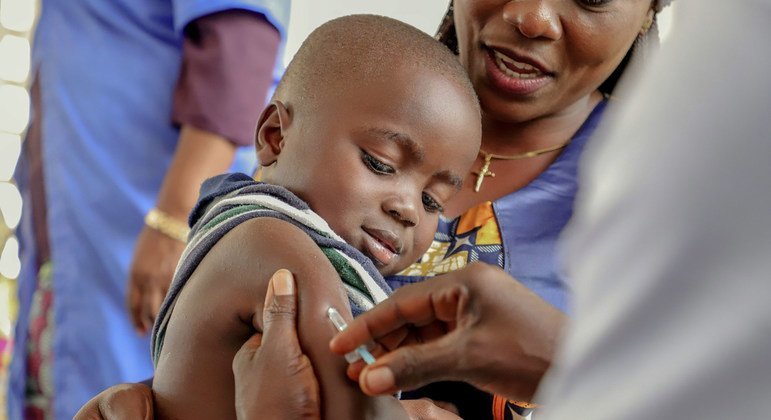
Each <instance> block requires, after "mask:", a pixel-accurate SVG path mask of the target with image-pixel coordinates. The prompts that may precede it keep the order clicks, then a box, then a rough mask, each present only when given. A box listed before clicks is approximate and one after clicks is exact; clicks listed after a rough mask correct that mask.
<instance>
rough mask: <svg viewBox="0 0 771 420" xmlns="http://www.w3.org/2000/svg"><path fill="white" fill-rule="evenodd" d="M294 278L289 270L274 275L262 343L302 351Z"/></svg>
mask: <svg viewBox="0 0 771 420" xmlns="http://www.w3.org/2000/svg"><path fill="white" fill-rule="evenodd" d="M295 293H296V288H295V283H294V276H293V275H292V273H291V272H290V271H289V270H284V269H281V270H278V271H276V272H275V273H274V274H273V277H271V279H270V283H269V284H268V291H267V293H266V294H265V304H264V305H263V311H262V323H263V331H262V335H263V337H262V341H263V342H264V343H271V345H272V346H277V348H284V349H286V350H288V349H293V348H296V349H297V350H298V351H299V349H300V343H299V340H298V339H297V298H296V296H295Z"/></svg>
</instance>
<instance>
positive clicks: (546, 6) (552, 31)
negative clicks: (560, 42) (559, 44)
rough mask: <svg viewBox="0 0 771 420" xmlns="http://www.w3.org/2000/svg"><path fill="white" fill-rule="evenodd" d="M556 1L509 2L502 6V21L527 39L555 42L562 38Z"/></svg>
mask: <svg viewBox="0 0 771 420" xmlns="http://www.w3.org/2000/svg"><path fill="white" fill-rule="evenodd" d="M555 3H557V2H556V1H545V0H511V1H508V2H506V4H505V5H504V6H503V20H505V21H506V22H508V23H509V24H511V25H512V26H514V27H515V28H516V29H517V30H518V31H519V33H521V34H522V35H523V36H525V37H527V38H532V39H534V38H547V39H551V40H557V39H560V38H561V37H562V24H561V23H560V15H559V11H558V5H557V4H555Z"/></svg>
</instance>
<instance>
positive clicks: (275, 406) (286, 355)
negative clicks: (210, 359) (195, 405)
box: [233, 270, 321, 419]
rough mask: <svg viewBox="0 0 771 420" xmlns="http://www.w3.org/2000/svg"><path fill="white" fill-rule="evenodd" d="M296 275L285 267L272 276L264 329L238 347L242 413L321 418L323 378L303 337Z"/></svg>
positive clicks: (239, 407)
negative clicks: (299, 334) (305, 348)
mask: <svg viewBox="0 0 771 420" xmlns="http://www.w3.org/2000/svg"><path fill="white" fill-rule="evenodd" d="M296 290H297V289H296V288H295V283H294V278H293V277H292V273H290V272H289V271H287V270H279V271H277V272H276V273H275V274H273V277H272V278H271V279H270V284H269V285H268V292H267V294H266V296H265V305H264V307H263V308H264V309H263V314H262V319H263V325H264V328H263V333H262V335H260V334H255V335H253V336H252V337H251V338H250V339H249V340H248V341H247V342H246V343H245V344H244V345H243V346H242V347H241V349H240V350H239V351H238V353H236V357H235V358H234V359H233V373H234V375H235V380H236V413H237V415H238V418H239V419H320V418H321V403H320V397H319V384H318V382H317V381H316V375H315V374H314V373H313V366H312V365H311V362H310V359H308V357H307V356H306V355H305V354H303V351H302V349H301V348H300V342H299V340H298V338H297V296H296V295H295V291H296Z"/></svg>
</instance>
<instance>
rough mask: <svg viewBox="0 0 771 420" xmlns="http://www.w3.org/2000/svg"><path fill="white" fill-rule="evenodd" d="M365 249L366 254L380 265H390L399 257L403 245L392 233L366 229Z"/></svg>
mask: <svg viewBox="0 0 771 420" xmlns="http://www.w3.org/2000/svg"><path fill="white" fill-rule="evenodd" d="M364 232H366V235H364V248H365V250H366V253H367V254H369V255H370V257H372V259H373V260H375V262H376V263H379V264H380V265H388V264H390V263H391V262H393V260H394V259H395V258H396V257H397V256H398V255H399V253H400V251H401V245H399V243H398V238H396V235H394V234H392V233H391V232H387V231H382V230H379V229H367V228H364Z"/></svg>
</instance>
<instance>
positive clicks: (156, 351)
mask: <svg viewBox="0 0 771 420" xmlns="http://www.w3.org/2000/svg"><path fill="white" fill-rule="evenodd" d="M257 217H272V218H276V219H280V220H283V221H286V222H288V223H291V224H293V225H295V226H297V227H299V228H300V229H302V230H303V231H304V232H305V233H307V234H308V236H310V237H311V239H313V241H314V242H316V244H318V246H319V247H320V248H321V250H322V252H323V253H324V255H326V256H327V258H328V259H329V261H330V263H332V265H333V266H334V267H335V270H336V271H337V273H338V274H339V275H340V278H341V280H342V281H343V285H344V287H345V289H346V292H347V294H348V299H349V301H350V304H351V310H352V311H353V313H354V315H358V314H360V313H362V312H364V311H366V310H368V309H370V308H372V307H373V306H375V304H377V303H379V302H382V301H383V300H385V299H386V298H387V297H388V296H389V295H390V294H391V289H390V288H389V287H388V285H387V284H386V283H385V281H384V280H383V277H382V276H381V275H380V273H379V272H378V271H377V269H376V268H375V265H374V264H373V262H372V261H371V260H370V259H369V258H367V257H366V256H364V254H362V253H361V252H360V251H359V250H357V249H356V248H354V247H352V246H351V245H348V244H347V243H346V242H345V241H344V240H343V239H342V238H341V237H340V236H338V235H337V234H336V233H335V232H333V231H332V229H331V228H330V227H329V225H328V224H327V222H326V221H324V219H322V218H321V217H320V216H319V215H318V214H316V213H315V212H314V211H313V210H311V209H310V207H308V205H307V204H306V203H305V202H304V201H302V200H301V199H300V198H298V197H297V196H295V195H294V194H292V193H291V192H289V191H288V190H286V189H285V188H282V187H278V186H275V185H270V184H265V183H261V182H256V181H254V180H253V179H252V178H250V177H248V176H246V175H243V174H229V175H220V176H217V177H214V178H211V179H209V180H207V181H206V182H205V183H204V185H203V187H202V188H201V199H200V200H199V202H198V204H197V205H196V207H195V208H194V209H193V213H192V214H191V217H190V224H191V225H192V226H193V229H192V231H191V232H190V239H189V241H188V245H187V247H186V248H185V251H184V253H183V254H182V258H181V259H180V263H179V266H178V267H177V271H176V273H175V274H174V281H173V282H172V285H171V288H170V289H169V293H168V294H167V296H166V300H165V301H164V302H163V305H162V306H161V311H160V313H159V314H158V320H157V321H156V324H155V326H154V328H153V346H152V348H153V362H154V363H157V362H158V358H159V357H160V354H161V350H162V348H163V339H164V336H165V335H166V328H167V327H168V323H169V320H170V319H171V313H172V311H173V309H174V305H175V303H176V301H177V297H178V296H179V293H180V292H181V290H182V288H183V287H184V286H185V283H186V282H187V279H188V278H190V276H191V275H192V274H193V272H194V271H195V269H196V268H197V267H198V264H199V263H200V262H201V261H202V260H203V258H204V257H205V256H206V254H207V253H208V252H209V250H211V248H212V247H213V246H214V245H215V244H216V243H217V241H219V240H220V239H221V238H222V237H223V236H225V234H226V233H228V232H229V231H230V230H231V229H233V228H235V227H236V226H238V225H240V224H241V223H243V222H245V221H247V220H251V219H254V218H257Z"/></svg>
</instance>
